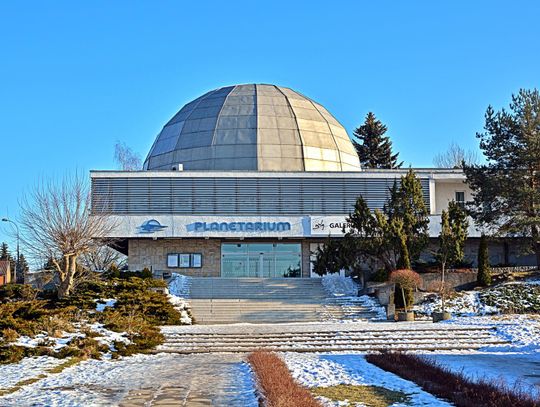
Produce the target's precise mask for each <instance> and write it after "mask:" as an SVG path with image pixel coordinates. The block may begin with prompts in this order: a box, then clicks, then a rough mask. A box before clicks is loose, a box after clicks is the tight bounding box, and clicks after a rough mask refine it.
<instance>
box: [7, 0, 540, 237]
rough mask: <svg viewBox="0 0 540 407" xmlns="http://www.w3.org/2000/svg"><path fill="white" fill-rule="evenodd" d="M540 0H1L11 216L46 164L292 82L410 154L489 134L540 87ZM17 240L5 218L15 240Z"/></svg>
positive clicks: (64, 163) (140, 144)
mask: <svg viewBox="0 0 540 407" xmlns="http://www.w3.org/2000/svg"><path fill="white" fill-rule="evenodd" d="M539 17H540V3H539V2H537V1H532V0H531V1H504V2H503V1H494V0H491V1H470V0H469V1H409V2H405V1H377V2H375V1H369V2H368V1H350V2H346V1H333V2H330V1H324V2H322V1H321V2H319V1H313V0H312V1H305V2H301V1H278V0H274V1H272V2H256V1H246V2H235V1H227V2H223V1H219V2H218V1H216V2H204V1H198V2H180V1H129V2H127V1H125V2H123V1H115V2H105V1H93V2H84V3H83V2H73V1H70V2H68V1H52V2H37V1H36V2H27V1H17V2H11V4H8V2H2V3H0V52H1V54H0V55H1V63H0V139H1V152H2V154H1V159H0V174H1V176H0V180H1V181H0V182H1V184H0V185H1V191H2V193H1V195H0V196H1V198H0V215H1V216H6V215H9V216H10V217H13V218H16V216H17V197H19V196H20V195H21V194H22V193H23V192H24V191H25V190H27V189H29V188H31V186H32V185H34V184H35V182H36V181H37V180H38V179H39V178H40V177H58V176H61V175H63V174H66V173H69V172H71V171H74V170H79V171H85V172H86V171H87V170H89V169H111V168H113V167H114V164H113V159H112V158H113V146H114V143H115V142H116V140H120V141H124V142H126V143H127V144H128V145H129V146H131V147H132V148H133V149H134V150H135V151H137V152H139V153H140V154H141V155H142V156H143V157H144V155H145V154H146V153H147V151H148V149H149V148H150V146H151V144H152V141H153V139H154V137H155V135H157V133H158V132H159V131H160V129H161V127H162V126H163V124H164V123H165V122H166V121H167V120H168V119H169V118H170V117H171V116H172V115H173V114H174V113H175V112H176V111H177V110H179V109H180V108H181V107H182V105H183V104H185V103H186V102H188V101H190V100H191V99H193V98H195V97H197V96H199V95H200V94H202V93H204V92H206V91H208V90H210V89H213V88H216V87H220V86H224V85H230V84H236V83H251V82H263V83H274V84H279V85H283V86H289V87H292V88H294V89H296V90H298V91H300V92H302V93H304V94H305V95H307V96H309V97H311V98H313V99H315V100H317V101H318V102H320V103H322V104H323V105H325V106H326V107H327V108H328V109H329V110H330V111H331V112H332V113H333V114H334V115H335V116H336V118H337V119H338V120H340V121H341V122H342V124H343V125H344V126H345V128H346V129H347V130H348V131H349V133H350V132H352V130H353V129H354V128H355V127H356V126H357V125H358V124H360V123H361V122H362V120H363V117H364V116H365V114H366V113H367V112H368V111H373V112H375V114H376V115H377V116H378V117H379V118H380V119H381V120H382V121H383V122H384V123H385V124H387V125H388V127H389V132H388V134H389V135H390V136H391V138H392V140H393V142H394V146H395V149H396V150H397V151H399V152H400V158H401V159H403V160H405V162H406V164H407V165H409V164H412V165H413V166H431V165H432V159H433V156H434V155H435V154H436V153H438V152H441V151H443V150H445V149H446V147H447V146H448V145H449V144H450V143H451V142H452V141H455V142H457V143H459V144H461V145H462V146H464V147H466V148H477V141H476V139H475V137H474V135H475V132H476V131H479V130H481V128H482V124H483V114H484V112H485V109H486V107H487V106H488V104H493V105H494V106H495V107H497V108H500V107H502V106H504V105H506V104H507V103H508V101H509V99H510V95H511V94H512V93H513V92H516V91H517V90H518V89H519V88H520V87H525V88H532V87H537V88H538V87H540V41H539V38H540V24H538V18H539ZM6 239H7V240H9V241H12V239H11V237H9V236H8V235H7V229H6V228H5V227H0V240H6Z"/></svg>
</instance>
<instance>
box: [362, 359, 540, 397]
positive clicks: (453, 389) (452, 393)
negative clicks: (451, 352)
mask: <svg viewBox="0 0 540 407" xmlns="http://www.w3.org/2000/svg"><path fill="white" fill-rule="evenodd" d="M366 360H367V361H368V362H370V363H373V364H374V365H376V366H378V367H380V368H381V369H384V370H387V371H389V372H392V373H395V374H397V375H398V376H401V377H403V378H404V379H407V380H410V381H412V382H415V383H416V384H418V385H419V386H420V387H422V388H423V389H424V390H425V391H427V392H429V393H431V394H433V395H435V396H437V397H442V398H444V399H447V400H450V401H451V402H452V403H453V404H454V405H456V406H457V407H509V406H512V407H539V406H540V399H538V398H535V397H533V396H532V395H530V394H528V393H525V392H523V391H520V390H516V389H513V388H511V387H509V386H507V385H506V384H505V383H501V382H494V381H488V380H479V381H473V380H470V379H468V378H467V377H465V376H464V375H463V374H458V373H454V372H452V371H450V370H449V369H448V368H445V367H443V366H442V365H440V364H438V363H436V362H434V361H432V360H429V359H426V358H424V357H421V356H417V355H411V354H405V353H398V352H388V353H380V354H369V355H366Z"/></svg>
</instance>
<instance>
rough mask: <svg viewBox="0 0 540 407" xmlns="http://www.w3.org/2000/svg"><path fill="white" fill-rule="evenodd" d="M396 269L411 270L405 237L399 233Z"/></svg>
mask: <svg viewBox="0 0 540 407" xmlns="http://www.w3.org/2000/svg"><path fill="white" fill-rule="evenodd" d="M397 268H398V269H402V270H403V269H405V270H410V269H411V258H410V257H409V249H408V248H407V236H405V234H404V233H403V231H401V233H400V234H399V260H398V262H397Z"/></svg>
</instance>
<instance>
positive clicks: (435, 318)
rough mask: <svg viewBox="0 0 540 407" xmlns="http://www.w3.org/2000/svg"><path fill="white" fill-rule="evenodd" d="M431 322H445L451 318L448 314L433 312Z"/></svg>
mask: <svg viewBox="0 0 540 407" xmlns="http://www.w3.org/2000/svg"><path fill="white" fill-rule="evenodd" d="M431 316H432V317H433V322H439V321H446V320H448V319H450V318H452V314H450V313H449V312H434V313H433V314H432V315H431Z"/></svg>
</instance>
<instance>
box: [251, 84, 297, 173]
mask: <svg viewBox="0 0 540 407" xmlns="http://www.w3.org/2000/svg"><path fill="white" fill-rule="evenodd" d="M272 86H273V87H274V88H276V89H277V91H278V92H279V93H281V94H282V95H283V97H284V98H285V101H286V102H287V106H289V109H290V110H291V113H292V115H293V119H294V123H295V124H296V131H297V132H298V138H299V141H300V151H301V152H302V171H305V170H306V157H305V155H304V139H303V138H302V133H301V132H300V126H299V125H298V118H297V117H296V113H295V111H294V109H293V107H292V105H291V102H289V98H288V97H287V95H286V94H285V93H284V92H283V91H282V90H281V89H280V87H279V86H277V85H272ZM291 90H292V89H291ZM257 130H258V129H257ZM280 145H281V143H280ZM282 159H283V157H282Z"/></svg>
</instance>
